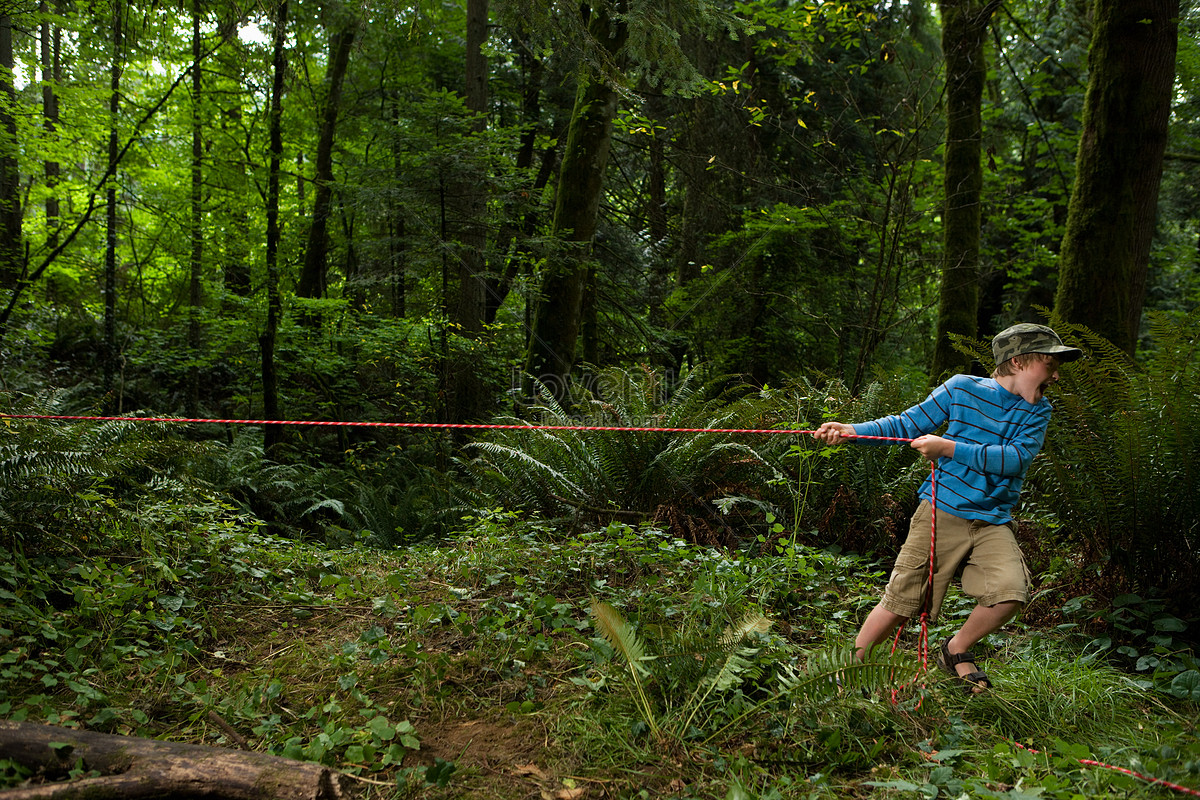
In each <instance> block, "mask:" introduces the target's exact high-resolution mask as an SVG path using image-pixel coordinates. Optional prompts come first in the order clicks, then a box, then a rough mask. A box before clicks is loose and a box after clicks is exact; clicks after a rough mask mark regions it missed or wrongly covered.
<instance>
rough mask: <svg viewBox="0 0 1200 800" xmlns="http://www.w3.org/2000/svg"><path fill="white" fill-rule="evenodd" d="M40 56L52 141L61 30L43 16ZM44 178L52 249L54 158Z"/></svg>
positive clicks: (43, 8)
mask: <svg viewBox="0 0 1200 800" xmlns="http://www.w3.org/2000/svg"><path fill="white" fill-rule="evenodd" d="M38 12H39V13H41V14H42V15H48V14H49V12H50V9H49V8H48V7H47V5H46V3H45V0H43V2H41V3H40V4H39V5H38ZM39 36H40V38H41V42H40V45H41V57H42V118H43V120H44V122H43V125H44V126H45V129H46V133H47V135H48V136H50V137H51V138H53V137H54V135H55V132H56V131H57V130H58V94H57V91H56V90H57V87H58V85H59V81H60V80H61V79H62V31H61V30H60V29H59V27H58V26H57V25H52V24H50V21H49V20H48V19H46V17H45V16H43V20H42V24H41V28H40V30H39ZM43 169H44V171H45V175H46V246H47V249H53V248H54V246H55V245H57V244H58V229H59V226H60V225H61V224H62V212H61V210H60V208H59V202H58V195H57V194H56V193H55V189H56V188H57V187H58V181H59V176H60V174H61V172H62V170H61V167H60V165H59V163H58V161H56V160H55V159H53V158H51V159H47V160H46V163H45V165H44V166H43Z"/></svg>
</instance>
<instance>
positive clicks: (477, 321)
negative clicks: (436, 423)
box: [445, 0, 488, 422]
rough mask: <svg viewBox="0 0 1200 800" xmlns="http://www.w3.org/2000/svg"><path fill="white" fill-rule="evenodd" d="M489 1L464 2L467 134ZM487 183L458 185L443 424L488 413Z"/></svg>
mask: <svg viewBox="0 0 1200 800" xmlns="http://www.w3.org/2000/svg"><path fill="white" fill-rule="evenodd" d="M487 21H488V0H467V40H466V41H467V53H466V81H465V86H466V91H465V93H464V99H465V101H466V107H467V110H468V111H470V112H471V113H473V114H474V115H475V118H474V120H473V122H472V126H471V130H472V131H473V132H474V133H483V132H484V131H486V130H487V124H488V121H487V109H488V63H487V55H486V53H485V51H484V48H485V47H486V45H487V35H488V27H487ZM487 183H488V181H487V180H486V179H485V176H484V175H482V174H475V172H474V170H473V169H468V170H467V171H466V172H465V173H464V175H463V179H462V180H461V182H460V183H459V185H458V186H457V190H456V194H457V195H458V196H459V198H460V202H461V211H460V215H459V221H458V222H457V223H456V227H457V228H458V230H457V234H456V238H457V239H458V247H456V248H454V250H455V253H456V257H455V261H456V268H455V273H456V274H455V279H456V280H455V283H456V287H455V295H456V296H455V298H454V300H453V301H452V302H447V307H448V310H449V312H450V323H451V327H452V329H453V330H454V331H455V333H457V334H458V335H459V336H461V337H463V338H464V339H467V340H469V341H470V344H469V345H467V344H466V342H464V343H462V344H461V345H460V346H459V347H456V348H455V349H454V350H453V351H452V352H451V353H449V354H448V363H447V364H445V370H446V375H445V383H446V387H445V390H446V395H447V403H446V409H447V417H448V418H447V421H448V422H474V421H477V420H479V419H482V418H483V417H484V416H485V415H486V413H487V409H488V402H487V400H488V398H487V396H486V388H485V385H484V377H485V373H484V371H483V370H482V369H481V368H480V359H481V356H482V354H483V352H484V349H485V348H486V346H487V345H486V341H485V333H484V326H485V320H486V318H487V291H488V275H487V259H486V250H487V206H488V196H487V188H486V187H487Z"/></svg>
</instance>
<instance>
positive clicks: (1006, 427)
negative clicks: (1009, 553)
mask: <svg viewBox="0 0 1200 800" xmlns="http://www.w3.org/2000/svg"><path fill="white" fill-rule="evenodd" d="M1050 409H1051V406H1050V401H1048V400H1047V399H1046V398H1044V397H1043V398H1041V399H1040V400H1039V401H1038V402H1037V403H1030V402H1029V401H1028V400H1026V399H1025V398H1023V397H1021V396H1019V395H1015V394H1013V393H1012V392H1010V391H1008V390H1007V389H1005V388H1004V387H1003V386H1001V385H1000V384H999V383H997V382H996V381H995V380H993V379H992V378H978V377H975V376H971V375H955V376H954V377H952V378H950V380H948V381H946V382H945V383H943V384H942V385H941V386H938V387H937V388H936V389H934V390H933V391H932V392H931V393H930V394H929V396H928V397H927V398H925V400H923V401H922V402H920V403H918V404H917V405H915V406H913V407H912V408H910V409H908V410H907V411H903V412H901V413H900V414H896V415H893V416H890V417H882V418H880V419H877V420H873V421H871V422H862V423H859V424H857V425H854V426H853V428H854V432H855V433H857V434H859V435H860V436H889V437H895V438H900V439H915V438H917V437H918V436H922V435H924V434H927V433H934V432H936V431H937V430H938V429H940V428H941V427H942V426H943V425H946V431H945V433H943V434H942V436H943V437H944V438H946V439H950V440H952V441H953V442H954V456H953V457H950V458H941V459H939V460H938V474H937V506H938V508H941V509H944V510H946V511H949V512H950V513H951V514H954V515H955V516H957V517H962V518H964V519H975V520H983V521H985V522H990V523H992V524H995V525H1003V524H1005V523H1007V522H1009V521H1010V520H1011V519H1012V508H1013V506H1014V505H1015V504H1016V502H1017V498H1018V497H1019V496H1020V494H1021V484H1022V483H1023V482H1024V480H1025V472H1026V471H1027V470H1028V469H1029V465H1030V464H1031V463H1032V462H1033V458H1034V456H1036V455H1037V454H1038V452H1039V451H1040V450H1041V449H1042V443H1043V442H1044V441H1045V437H1046V427H1047V426H1048V425H1049V424H1050ZM932 493H933V492H932V476H930V477H928V478H926V479H925V483H924V484H922V486H921V489H920V492H919V495H920V497H921V498H922V499H924V500H929V499H930V498H931V497H932Z"/></svg>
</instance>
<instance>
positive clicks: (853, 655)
mask: <svg viewBox="0 0 1200 800" xmlns="http://www.w3.org/2000/svg"><path fill="white" fill-rule="evenodd" d="M903 666H904V656H903V655H897V654H893V653H891V652H890V650H889V649H888V648H886V647H875V648H872V649H871V650H870V651H868V652H867V653H866V654H865V655H864V656H863V657H862V658H861V659H860V658H859V657H858V656H857V651H856V649H855V647H854V646H853V645H849V646H846V647H834V648H830V649H827V650H818V651H814V652H812V653H809V654H808V657H807V660H806V661H805V664H804V667H803V668H802V669H800V670H793V669H788V670H786V671H785V673H784V675H783V676H782V677H781V679H780V680H781V682H782V683H783V686H784V689H785V690H786V692H787V693H788V695H789V696H790V697H791V698H792V701H793V702H794V703H814V702H819V701H821V700H823V699H827V698H829V697H831V696H834V695H836V694H838V693H839V692H842V691H866V692H878V691H883V690H885V689H891V688H893V687H895V686H896V685H897V675H898V674H901V669H902V667H903Z"/></svg>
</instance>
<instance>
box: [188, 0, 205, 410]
mask: <svg viewBox="0 0 1200 800" xmlns="http://www.w3.org/2000/svg"><path fill="white" fill-rule="evenodd" d="M200 13H201V0H192V219H191V228H192V254H191V265H190V270H189V276H188V306H189V309H188V330H187V339H188V350H189V351H190V361H191V362H192V364H191V366H190V367H189V368H188V388H187V412H188V416H190V417H194V416H196V415H197V413H198V409H199V407H200V367H199V366H198V365H197V361H198V359H199V358H200V305H201V303H202V301H203V298H202V296H201V282H200V278H201V274H202V270H203V267H204V231H203V224H204V196H203V191H204V184H203V165H202V162H201V158H202V156H203V155H204V142H203V140H202V133H203V130H202V127H201V119H202V117H201V113H200V112H201V104H202V98H201V89H202V85H201V80H200V43H201V39H200Z"/></svg>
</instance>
